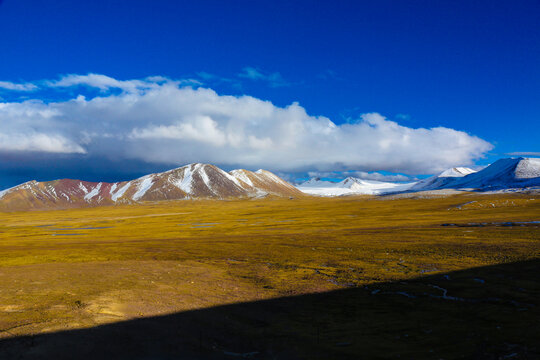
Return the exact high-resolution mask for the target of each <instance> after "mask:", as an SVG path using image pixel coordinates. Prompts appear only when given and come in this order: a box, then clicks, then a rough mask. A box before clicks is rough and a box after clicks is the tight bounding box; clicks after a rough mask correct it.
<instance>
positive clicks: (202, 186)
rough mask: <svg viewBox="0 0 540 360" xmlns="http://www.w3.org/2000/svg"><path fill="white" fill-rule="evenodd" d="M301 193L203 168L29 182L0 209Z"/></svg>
mask: <svg viewBox="0 0 540 360" xmlns="http://www.w3.org/2000/svg"><path fill="white" fill-rule="evenodd" d="M268 194H271V195H277V196H294V195H301V194H302V193H301V192H300V191H299V190H298V189H296V188H295V187H294V186H292V185H291V184H289V183H288V182H286V181H284V180H282V179H281V178H279V177H278V176H276V175H274V174H272V173H271V172H269V171H266V170H258V171H257V172H251V171H248V170H243V169H242V170H233V171H231V172H230V173H227V172H225V171H223V170H221V169H220V168H218V167H216V166H213V165H209V164H190V165H186V166H183V167H180V168H177V169H173V170H169V171H165V172H163V173H156V174H149V175H146V176H143V177H141V178H138V179H135V180H131V181H125V182H118V183H106V182H97V183H96V182H87V181H80V180H71V179H62V180H53V181H45V182H37V181H29V182H27V183H24V184H21V185H19V186H15V187H13V188H11V189H7V190H4V191H2V192H0V209H13V210H15V209H17V210H18V209H21V210H23V209H33V208H63V207H78V206H88V205H106V204H114V203H131V202H136V201H159V200H176V199H191V198H213V199H223V198H250V197H260V196H265V195H268Z"/></svg>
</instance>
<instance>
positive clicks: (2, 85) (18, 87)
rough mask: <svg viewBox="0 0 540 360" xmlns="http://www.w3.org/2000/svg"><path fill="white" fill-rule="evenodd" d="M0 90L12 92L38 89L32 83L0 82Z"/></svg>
mask: <svg viewBox="0 0 540 360" xmlns="http://www.w3.org/2000/svg"><path fill="white" fill-rule="evenodd" d="M0 89H5V90H13V91H34V90H37V89H38V87H37V85H35V84H32V83H24V84H17V83H13V82H10V81H0Z"/></svg>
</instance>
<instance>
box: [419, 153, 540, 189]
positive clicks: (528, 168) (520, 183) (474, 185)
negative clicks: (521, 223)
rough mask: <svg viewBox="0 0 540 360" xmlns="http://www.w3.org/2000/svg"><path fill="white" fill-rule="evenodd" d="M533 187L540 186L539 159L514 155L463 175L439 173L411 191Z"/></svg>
mask: <svg viewBox="0 0 540 360" xmlns="http://www.w3.org/2000/svg"><path fill="white" fill-rule="evenodd" d="M469 170H470V169H469ZM471 171H472V170H471ZM444 173H445V172H443V174H444ZM535 186H540V159H539V158H516V159H500V160H497V161H496V162H494V163H493V164H491V165H489V166H488V167H486V168H484V169H483V170H480V171H478V172H475V171H472V172H470V173H469V174H465V175H464V176H442V174H440V175H438V176H437V177H432V178H429V179H426V180H422V181H420V182H418V183H417V184H416V185H414V186H413V187H412V188H411V190H413V191H421V190H437V189H474V190H481V191H489V190H505V189H524V188H528V187H535Z"/></svg>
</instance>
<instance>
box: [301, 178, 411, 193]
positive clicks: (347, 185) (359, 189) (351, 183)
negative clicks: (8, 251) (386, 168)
mask: <svg viewBox="0 0 540 360" xmlns="http://www.w3.org/2000/svg"><path fill="white" fill-rule="evenodd" d="M414 184H415V183H406V184H403V183H391V182H382V181H371V180H363V179H358V178H354V177H348V178H346V179H344V180H342V181H340V182H331V181H324V180H320V179H318V178H313V179H310V180H308V181H306V182H304V183H302V184H300V185H298V189H300V190H301V191H303V192H305V193H306V194H311V195H319V196H339V195H353V194H365V195H378V194H383V193H390V192H398V191H405V190H408V189H409V188H410V187H411V186H412V185H414Z"/></svg>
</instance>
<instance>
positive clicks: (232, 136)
mask: <svg viewBox="0 0 540 360" xmlns="http://www.w3.org/2000/svg"><path fill="white" fill-rule="evenodd" d="M0 84H2V83H0ZM3 84H5V83H3ZM35 84H37V85H34V84H32V85H33V86H36V87H38V85H39V86H40V87H41V88H42V89H41V90H42V91H44V90H43V89H44V88H45V89H46V91H54V92H59V93H60V94H59V95H58V97H59V98H62V100H58V101H54V102H46V101H43V100H41V99H40V98H39V97H38V96H36V98H35V99H30V100H24V101H12V102H3V103H2V102H0V155H2V159H8V158H13V155H17V154H23V153H30V152H32V153H45V154H72V155H73V156H87V157H92V158H97V159H99V158H102V159H107V160H112V159H114V160H115V161H118V160H126V161H143V162H146V163H153V164H170V165H178V166H180V165H183V164H186V163H190V162H208V163H213V164H216V165H219V166H225V167H227V166H230V167H233V166H234V167H237V166H241V167H246V168H250V169H256V168H267V169H270V170H274V171H282V172H299V171H347V170H354V171H391V172H400V173H405V174H429V173H436V172H438V171H442V170H444V169H446V168H448V167H451V166H456V165H468V164H472V163H473V162H474V159H477V158H480V157H482V156H483V154H485V153H486V152H487V151H489V150H490V149H491V148H492V145H491V144H489V143H488V142H486V141H484V140H482V139H480V138H478V137H476V136H472V135H469V134H467V133H466V132H463V131H458V130H454V129H450V128H445V127H435V128H430V129H425V128H417V129H415V128H409V127H405V126H402V125H399V124H398V123H397V122H395V121H391V120H389V119H387V118H386V117H384V116H383V115H381V114H378V113H368V114H363V115H361V116H360V117H359V118H358V119H357V120H356V121H353V122H350V123H347V124H341V125H337V124H335V123H334V122H332V121H331V120H330V119H328V118H327V117H324V116H312V115H309V114H308V113H307V112H306V109H304V108H303V107H302V106H300V105H299V104H298V103H296V102H294V103H292V104H290V105H288V106H286V107H278V106H275V105H273V104H272V103H271V102H269V101H264V100H261V99H257V98H254V97H251V96H239V97H238V96H226V95H220V94H218V93H216V92H215V91H214V90H212V89H208V88H204V87H197V84H196V83H194V82H193V81H190V80H181V81H173V80H170V79H167V78H165V77H149V78H145V79H136V80H117V79H114V78H111V77H108V76H105V75H99V74H88V75H68V76H65V77H62V78H60V79H59V80H56V81H50V80H43V81H40V82H36V83H35ZM5 88H6V86H4V89H5ZM30 88H31V87H30ZM13 90H17V89H13ZM34 90H35V89H34ZM79 90H80V91H79ZM82 90H94V94H93V95H92V96H88V91H87V92H84V91H82ZM77 91H79V93H85V94H86V97H85V96H83V95H78V92H77ZM37 94H39V92H38V93H37ZM73 94H75V95H73ZM2 161H4V160H2ZM5 161H9V160H5ZM104 163H106V162H104ZM59 166H60V165H59ZM103 172H107V169H106V168H104V169H103ZM366 176H367V175H366Z"/></svg>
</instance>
